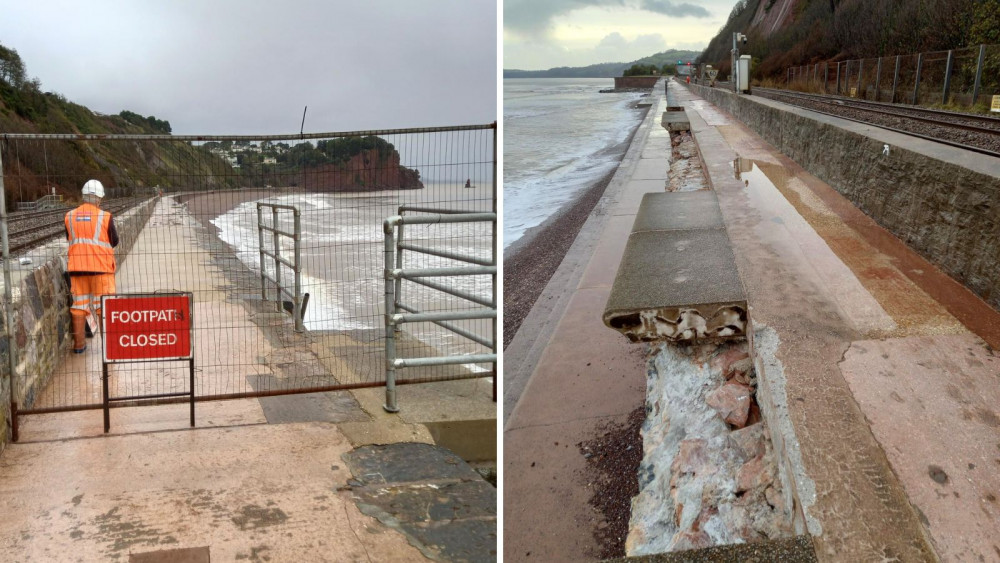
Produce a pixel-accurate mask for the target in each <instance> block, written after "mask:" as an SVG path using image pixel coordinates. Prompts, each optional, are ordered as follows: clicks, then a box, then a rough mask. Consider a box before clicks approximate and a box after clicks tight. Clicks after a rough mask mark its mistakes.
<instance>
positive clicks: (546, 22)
mask: <svg viewBox="0 0 1000 563" xmlns="http://www.w3.org/2000/svg"><path fill="white" fill-rule="evenodd" d="M589 6H625V0H549V1H545V2H540V1H538V0H507V1H506V2H504V4H503V25H504V28H507V29H510V30H513V31H516V32H518V33H522V34H525V35H536V36H537V35H544V34H545V32H546V31H548V29H549V26H550V25H551V24H552V18H554V17H555V16H558V15H560V14H565V13H568V12H572V11H573V10H578V9H581V8H586V7H589Z"/></svg>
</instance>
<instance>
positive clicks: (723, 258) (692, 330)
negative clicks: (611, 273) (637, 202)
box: [602, 229, 747, 342]
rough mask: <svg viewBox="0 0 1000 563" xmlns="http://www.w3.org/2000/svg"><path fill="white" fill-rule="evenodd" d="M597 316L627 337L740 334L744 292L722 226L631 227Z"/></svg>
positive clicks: (744, 318)
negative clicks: (673, 228) (635, 229)
mask: <svg viewBox="0 0 1000 563" xmlns="http://www.w3.org/2000/svg"><path fill="white" fill-rule="evenodd" d="M602 318H603V319H604V323H605V324H606V325H608V326H609V327H611V328H614V329H616V330H618V331H620V332H621V333H622V334H624V335H625V336H626V337H628V338H629V340H631V341H633V342H638V341H649V340H660V339H662V340H671V341H681V340H684V341H687V340H692V339H712V338H728V337H741V336H743V335H744V331H745V328H746V322H747V302H746V296H745V295H744V292H743V285H742V283H741V282H740V278H739V274H738V273H737V270H736V262H735V259H734V258H733V251H732V248H731V246H730V243H729V237H728V236H726V232H725V230H722V229H696V230H670V231H643V232H637V233H633V234H632V236H630V237H629V241H628V245H627V246H626V247H625V255H624V256H623V257H622V261H621V265H620V266H619V267H618V276H617V277H616V278H615V283H614V285H613V286H612V289H611V294H610V296H609V297H608V303H607V306H606V308H605V310H604V315H603V317H602Z"/></svg>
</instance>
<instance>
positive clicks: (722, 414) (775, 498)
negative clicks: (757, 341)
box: [626, 341, 794, 556]
mask: <svg viewBox="0 0 1000 563" xmlns="http://www.w3.org/2000/svg"><path fill="white" fill-rule="evenodd" d="M748 350H749V344H748V342H746V341H743V342H726V343H721V344H702V345H693V346H675V345H670V344H660V345H658V346H656V347H655V348H654V349H653V354H652V355H651V357H650V360H649V363H648V372H647V386H646V411H647V416H646V421H645V423H644V424H643V427H642V435H643V450H644V451H643V461H642V465H641V466H640V468H639V489H640V491H639V495H638V496H637V497H635V498H634V499H633V501H632V518H631V522H630V526H629V535H628V540H627V542H626V552H627V554H628V555H630V556H635V555H648V554H656V553H664V552H672V551H681V550H687V549H697V548H706V547H712V546H717V545H727V544H735V543H744V542H747V543H749V542H755V541H764V540H774V539H779V538H787V537H791V536H793V535H794V532H793V526H792V521H793V514H792V513H793V509H794V502H793V500H792V497H791V494H790V492H786V491H785V490H784V488H783V487H782V485H781V480H780V479H779V476H778V467H777V462H776V457H775V454H774V451H773V448H772V445H771V440H770V437H769V436H770V434H769V431H768V428H767V426H766V422H765V421H764V420H762V417H761V413H760V408H759V407H758V405H757V400H756V393H757V377H756V375H755V373H754V368H753V364H752V362H751V359H750V356H749V353H748Z"/></svg>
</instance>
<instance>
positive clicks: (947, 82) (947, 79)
mask: <svg viewBox="0 0 1000 563" xmlns="http://www.w3.org/2000/svg"><path fill="white" fill-rule="evenodd" d="M954 61H955V51H952V50H949V51H948V64H947V65H946V66H945V67H944V89H943V90H942V91H941V105H944V104H947V103H948V90H949V89H950V88H951V66H952V64H953V63H954Z"/></svg>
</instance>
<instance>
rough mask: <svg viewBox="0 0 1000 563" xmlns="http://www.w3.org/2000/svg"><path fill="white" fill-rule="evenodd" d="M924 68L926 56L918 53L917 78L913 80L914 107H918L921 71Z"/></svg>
mask: <svg viewBox="0 0 1000 563" xmlns="http://www.w3.org/2000/svg"><path fill="white" fill-rule="evenodd" d="M923 66H924V54H923V53H917V77H916V78H915V79H914V80H913V105H917V96H918V95H919V94H920V70H921V69H922V68H923Z"/></svg>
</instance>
